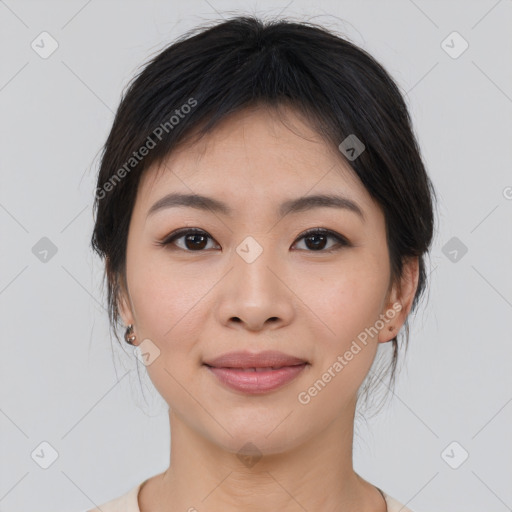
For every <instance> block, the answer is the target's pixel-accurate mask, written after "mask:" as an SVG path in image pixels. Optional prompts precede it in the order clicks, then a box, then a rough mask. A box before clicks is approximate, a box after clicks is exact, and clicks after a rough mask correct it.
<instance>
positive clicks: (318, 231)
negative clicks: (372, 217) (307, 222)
mask: <svg viewBox="0 0 512 512" xmlns="http://www.w3.org/2000/svg"><path fill="white" fill-rule="evenodd" d="M186 235H203V236H206V237H207V238H210V239H211V240H213V238H212V237H211V236H210V235H209V234H208V233H206V231H203V230H202V229H198V228H181V229H178V230H176V231H174V232H173V233H171V234H170V235H168V236H167V237H165V238H164V239H163V240H159V241H157V242H156V244H157V245H158V246H161V247H165V246H168V245H170V244H172V243H173V242H174V241H176V240H179V239H180V238H183V237H184V236H186ZM313 235H322V236H327V237H329V238H334V239H335V240H336V241H337V244H336V245H335V246H334V247H331V248H330V249H320V250H318V251H314V250H308V249H303V250H305V251H306V252H327V253H330V252H334V251H338V250H340V249H342V248H343V247H352V244H351V243H350V242H349V241H348V240H347V239H346V238H345V237H343V236H341V235H340V234H338V233H336V232H335V231H331V230H330V229H324V228H313V229H309V230H307V231H305V232H304V233H302V234H301V235H300V236H299V237H298V238H297V241H299V240H302V239H303V238H308V237H310V236H313ZM297 241H296V242H294V245H295V243H297ZM178 249H181V250H182V251H185V252H205V251H206V249H200V250H197V251H193V250H190V249H183V248H181V247H178Z"/></svg>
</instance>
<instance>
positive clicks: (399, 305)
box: [379, 256, 419, 343]
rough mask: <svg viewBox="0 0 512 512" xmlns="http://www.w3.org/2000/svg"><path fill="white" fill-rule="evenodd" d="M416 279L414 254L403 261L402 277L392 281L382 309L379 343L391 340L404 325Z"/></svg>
mask: <svg viewBox="0 0 512 512" xmlns="http://www.w3.org/2000/svg"><path fill="white" fill-rule="evenodd" d="M418 279H419V258H418V257H417V256H415V257H411V258H409V259H407V260H406V261H405V263H404V266H403V275H402V279H401V280H400V282H399V283H398V282H397V283H393V286H392V287H391V290H390V291H389V293H388V295H387V297H386V301H385V308H384V310H383V311H382V314H383V315H384V317H383V318H384V319H385V325H384V327H383V328H382V329H381V330H380V331H379V343H386V342H388V341H391V340H392V339H393V338H394V337H395V336H396V335H397V334H398V332H399V331H400V329H401V328H402V326H403V325H404V323H405V321H406V320H407V315H408V314H409V311H410V310H411V307H412V303H413V300H414V295H415V294H416V289H417V288H418Z"/></svg>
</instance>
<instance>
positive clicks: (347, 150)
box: [338, 133, 366, 162]
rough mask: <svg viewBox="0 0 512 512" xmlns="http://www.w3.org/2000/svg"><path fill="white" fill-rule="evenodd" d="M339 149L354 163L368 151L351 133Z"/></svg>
mask: <svg viewBox="0 0 512 512" xmlns="http://www.w3.org/2000/svg"><path fill="white" fill-rule="evenodd" d="M338 149H339V150H340V151H341V152H342V153H343V154H344V155H345V156H346V157H347V158H348V159H349V160H350V161H351V162H353V161H354V160H355V159H356V158H357V157H358V156H359V155H360V154H361V153H362V152H363V151H364V150H365V149H366V146H365V145H364V144H363V143H362V142H361V141H360V140H359V139H358V138H357V137H356V136H355V135H354V134H353V133H351V134H350V135H349V136H348V137H347V138H346V139H344V140H343V141H342V142H341V143H340V145H339V146H338Z"/></svg>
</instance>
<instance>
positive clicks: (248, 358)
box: [204, 350, 308, 369]
mask: <svg viewBox="0 0 512 512" xmlns="http://www.w3.org/2000/svg"><path fill="white" fill-rule="evenodd" d="M307 362H308V361H306V360H305V359H301V358H299V357H295V356H291V355H288V354H285V353H283V352H278V351H276V350H266V351H264V352H257V353H255V352H247V351H242V352H228V353H226V354H222V355H221V356H219V357H216V358H215V359H210V360H208V361H204V364H206V365H208V366H213V367H216V368H242V369H244V368H268V367H274V368H279V367H282V366H295V365H298V364H303V363H307Z"/></svg>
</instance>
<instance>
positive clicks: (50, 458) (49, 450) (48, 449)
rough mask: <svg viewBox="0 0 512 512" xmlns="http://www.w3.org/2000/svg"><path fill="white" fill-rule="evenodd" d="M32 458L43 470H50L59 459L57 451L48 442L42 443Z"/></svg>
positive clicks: (32, 454)
mask: <svg viewBox="0 0 512 512" xmlns="http://www.w3.org/2000/svg"><path fill="white" fill-rule="evenodd" d="M30 456H31V457H32V460H33V461H34V462H35V463H36V464H37V465H38V466H39V467H41V468H43V469H48V468H49V467H50V466H51V465H52V464H53V463H54V462H55V461H56V460H57V459H58V458H59V454H58V452H57V450H56V449H55V448H54V447H53V446H52V445H51V444H50V443H48V442H47V441H43V442H42V443H40V444H39V445H38V446H37V447H36V448H35V449H34V451H33V452H32V453H31V454H30Z"/></svg>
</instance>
